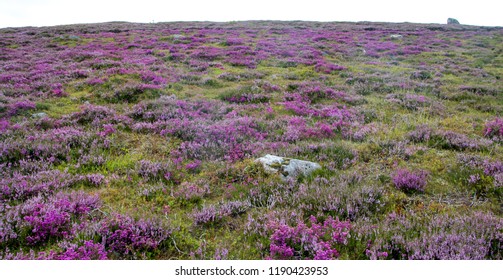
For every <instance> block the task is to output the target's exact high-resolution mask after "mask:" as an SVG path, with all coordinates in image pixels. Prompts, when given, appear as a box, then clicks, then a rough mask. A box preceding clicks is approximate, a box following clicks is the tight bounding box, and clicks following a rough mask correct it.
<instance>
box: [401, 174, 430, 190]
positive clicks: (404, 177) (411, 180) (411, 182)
mask: <svg viewBox="0 0 503 280" xmlns="http://www.w3.org/2000/svg"><path fill="white" fill-rule="evenodd" d="M427 178H428V172H427V171H424V170H419V171H409V170H407V169H398V170H397V171H395V173H394V175H393V184H394V185H395V187H396V188H397V189H399V190H402V191H405V192H412V191H417V192H424V187H425V186H426V183H427Z"/></svg>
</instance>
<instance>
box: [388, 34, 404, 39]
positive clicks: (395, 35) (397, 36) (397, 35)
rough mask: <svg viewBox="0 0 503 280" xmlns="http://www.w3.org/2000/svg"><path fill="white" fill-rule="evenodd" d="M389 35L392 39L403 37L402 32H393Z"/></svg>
mask: <svg viewBox="0 0 503 280" xmlns="http://www.w3.org/2000/svg"><path fill="white" fill-rule="evenodd" d="M389 37H390V38H391V39H401V38H403V35H400V34H391V35H390V36H389Z"/></svg>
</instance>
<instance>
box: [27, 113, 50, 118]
mask: <svg viewBox="0 0 503 280" xmlns="http://www.w3.org/2000/svg"><path fill="white" fill-rule="evenodd" d="M31 117H32V118H36V119H41V118H45V117H47V114H46V113H44V112H41V113H35V114H31Z"/></svg>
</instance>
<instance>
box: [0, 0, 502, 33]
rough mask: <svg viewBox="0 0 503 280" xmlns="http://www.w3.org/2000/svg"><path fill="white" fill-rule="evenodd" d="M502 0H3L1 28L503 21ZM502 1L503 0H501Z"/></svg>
mask: <svg viewBox="0 0 503 280" xmlns="http://www.w3.org/2000/svg"><path fill="white" fill-rule="evenodd" d="M500 1H501V0H499V1H498V0H472V1H465V0H458V1H454V0H447V1H443V0H416V1H404V0H402V1H399V0H382V1H379V0H374V1H372V0H343V1H339V0H332V1H330V0H325V1H322V0H307V1H306V0H304V1H300V0H289V1H284V0H254V1H251V0H246V1H238V0H234V1H232V0H206V1H204V0H176V1H170V0H165V1H158V0H134V1H133V0H110V1H108V0H80V1H72V0H39V1H36V0H0V28H2V27H19V26H49V25H61V24H73V23H96V22H108V21H129V22H166V21H234V20H310V21H379V22H417V23H446V22H447V18H449V17H452V18H456V19H458V20H459V21H460V22H461V23H462V24H469V25H485V26H503V16H502V13H501V10H502V9H501V5H498V2H500ZM500 3H501V2H500Z"/></svg>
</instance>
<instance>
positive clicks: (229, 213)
mask: <svg viewBox="0 0 503 280" xmlns="http://www.w3.org/2000/svg"><path fill="white" fill-rule="evenodd" d="M250 207H251V203H250V202H249V201H239V200H236V201H229V202H225V203H220V204H218V205H209V206H204V207H203V208H202V209H201V210H197V209H196V210H195V211H193V212H192V218H193V220H194V225H204V226H211V225H219V224H221V223H222V222H224V220H225V219H226V217H236V216H239V215H242V214H244V213H246V211H247V210H248V209H249V208H250Z"/></svg>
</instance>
